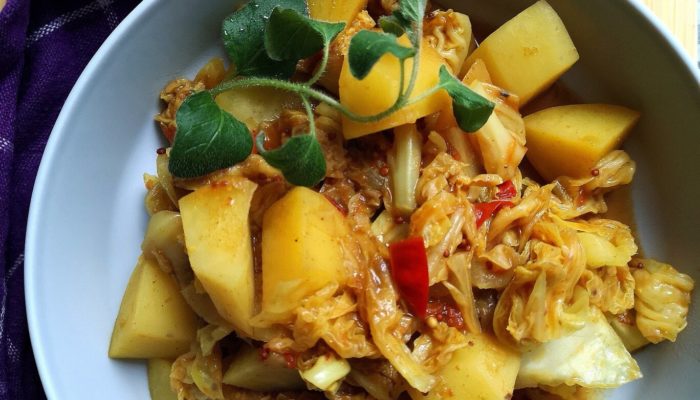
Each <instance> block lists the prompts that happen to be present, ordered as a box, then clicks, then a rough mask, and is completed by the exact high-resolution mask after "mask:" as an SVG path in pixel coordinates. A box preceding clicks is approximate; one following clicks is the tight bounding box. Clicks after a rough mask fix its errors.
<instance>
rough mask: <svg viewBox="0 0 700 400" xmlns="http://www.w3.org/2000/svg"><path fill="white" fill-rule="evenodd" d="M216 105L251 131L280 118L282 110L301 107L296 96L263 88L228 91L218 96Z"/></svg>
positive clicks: (255, 87)
mask: <svg viewBox="0 0 700 400" xmlns="http://www.w3.org/2000/svg"><path fill="white" fill-rule="evenodd" d="M216 104H218V105H219V107H221V108H222V109H223V110H224V111H226V112H228V113H229V114H231V115H233V116H234V117H236V119H238V120H239V121H241V122H243V123H244V124H245V125H246V126H247V127H248V129H250V130H251V131H253V130H256V129H258V126H259V125H260V124H261V123H262V122H267V121H272V120H274V119H275V118H277V117H279V115H280V114H281V113H282V110H285V109H294V108H299V107H301V102H300V101H299V96H297V95H296V94H294V93H292V92H286V91H284V90H279V89H275V88H271V87H261V86H254V87H247V88H235V89H231V90H227V91H225V92H223V93H221V94H220V95H218V96H216Z"/></svg>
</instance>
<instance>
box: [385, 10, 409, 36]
mask: <svg viewBox="0 0 700 400" xmlns="http://www.w3.org/2000/svg"><path fill="white" fill-rule="evenodd" d="M379 26H380V27H381V28H382V30H383V31H384V32H386V33H391V34H392V35H394V36H396V37H399V36H401V35H403V34H404V33H406V30H405V27H404V26H405V24H404V21H401V20H400V19H399V18H398V17H397V16H396V15H384V16H382V17H379Z"/></svg>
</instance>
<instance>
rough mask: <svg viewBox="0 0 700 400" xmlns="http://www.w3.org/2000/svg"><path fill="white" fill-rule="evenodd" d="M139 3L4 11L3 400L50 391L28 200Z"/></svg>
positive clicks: (0, 153) (0, 184) (84, 1)
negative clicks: (48, 151) (44, 380)
mask: <svg viewBox="0 0 700 400" xmlns="http://www.w3.org/2000/svg"><path fill="white" fill-rule="evenodd" d="M138 3H139V1H137V0H62V1H54V0H8V2H7V4H6V5H5V7H4V8H3V9H2V11H0V99H2V100H1V101H0V400H28V399H42V398H45V396H44V393H43V390H42V388H41V383H40V381H39V377H38V374H37V372H36V366H35V363H34V357H33V355H32V351H31V345H30V343H29V336H28V332H27V320H26V313H25V308H24V307H25V305H24V287H23V285H24V235H25V231H26V223H27V212H28V210H29V200H30V197H31V193H32V188H33V186H34V179H35V177H36V172H37V168H38V167H39V162H40V161H41V155H42V152H43V151H44V147H45V146H46V141H47V139H48V137H49V134H50V132H51V129H52V127H53V125H54V122H55V120H56V117H57V116H58V114H59V112H60V111H61V107H62V106H63V102H64V101H65V99H66V96H68V93H69V92H70V90H71V88H72V87H73V85H74V83H75V81H76V80H77V78H78V76H79V75H80V73H81V72H82V71H83V69H84V68H85V65H86V64H87V63H88V61H90V58H92V55H93V54H94V53H95V52H96V51H97V49H98V48H99V47H100V45H101V44H102V42H103V41H104V40H105V39H106V38H107V36H108V35H109V34H110V32H111V31H112V30H113V29H114V28H115V27H116V26H117V25H118V24H119V22H120V21H121V20H122V19H123V18H124V17H125V16H126V15H127V14H128V13H129V12H130V11H131V10H132V9H133V8H134V7H135V6H136V5H137V4H138ZM96 396H97V397H99V395H97V394H96Z"/></svg>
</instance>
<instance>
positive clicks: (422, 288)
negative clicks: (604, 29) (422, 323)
mask: <svg viewBox="0 0 700 400" xmlns="http://www.w3.org/2000/svg"><path fill="white" fill-rule="evenodd" d="M389 254H390V256H391V260H390V261H391V275H392V276H393V277H394V282H395V283H396V286H397V287H398V289H399V294H401V297H402V298H403V299H404V301H405V302H406V304H407V305H408V307H409V308H410V310H411V312H413V313H414V314H415V315H416V316H418V317H420V318H425V315H426V312H427V308H428V256H427V254H426V253H425V245H424V244H423V239H422V238H420V237H411V238H408V239H405V240H401V241H398V242H394V243H392V244H390V245H389Z"/></svg>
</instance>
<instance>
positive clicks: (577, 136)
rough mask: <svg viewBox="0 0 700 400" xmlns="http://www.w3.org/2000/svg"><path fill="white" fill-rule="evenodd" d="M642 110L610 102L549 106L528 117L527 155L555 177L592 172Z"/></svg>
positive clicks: (548, 175)
mask: <svg viewBox="0 0 700 400" xmlns="http://www.w3.org/2000/svg"><path fill="white" fill-rule="evenodd" d="M638 119H639V113H638V112H636V111H633V110H630V109H628V108H625V107H620V106H613V105H609V104H575V105H567V106H559V107H552V108H547V109H544V110H542V111H538V112H536V113H534V114H530V115H528V116H527V117H525V129H526V131H527V147H528V152H527V158H528V160H529V161H530V163H532V165H533V166H534V167H535V169H536V170H537V172H539V174H540V175H541V176H542V177H543V178H544V179H546V180H548V181H551V180H553V179H555V178H557V177H559V176H570V177H573V178H583V177H585V176H590V174H591V170H592V169H593V167H595V165H596V163H598V161H599V160H600V159H601V158H603V157H604V156H605V155H606V154H608V153H609V152H610V151H612V150H614V149H615V148H617V147H618V146H620V144H621V143H622V141H623V140H624V139H625V137H626V136H627V134H628V133H629V131H630V130H631V129H632V127H633V126H634V125H635V123H636V122H637V120H638Z"/></svg>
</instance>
